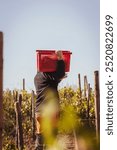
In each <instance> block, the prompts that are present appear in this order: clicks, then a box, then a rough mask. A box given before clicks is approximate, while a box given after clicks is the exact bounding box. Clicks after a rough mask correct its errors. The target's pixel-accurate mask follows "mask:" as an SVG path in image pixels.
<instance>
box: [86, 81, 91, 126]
mask: <svg viewBox="0 0 117 150" xmlns="http://www.w3.org/2000/svg"><path fill="white" fill-rule="evenodd" d="M89 102H90V84H88V97H87V119H88V125H89V110H90V108H89Z"/></svg>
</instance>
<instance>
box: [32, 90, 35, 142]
mask: <svg viewBox="0 0 117 150" xmlns="http://www.w3.org/2000/svg"><path fill="white" fill-rule="evenodd" d="M31 103H32V138H33V140H35V102H34V91H33V90H32V98H31Z"/></svg>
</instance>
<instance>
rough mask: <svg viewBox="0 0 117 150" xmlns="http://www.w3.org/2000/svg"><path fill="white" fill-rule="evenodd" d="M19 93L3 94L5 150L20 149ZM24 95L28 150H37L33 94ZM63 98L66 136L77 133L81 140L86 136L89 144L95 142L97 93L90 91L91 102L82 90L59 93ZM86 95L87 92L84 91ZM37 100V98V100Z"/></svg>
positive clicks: (67, 89) (62, 128) (62, 130)
mask: <svg viewBox="0 0 117 150" xmlns="http://www.w3.org/2000/svg"><path fill="white" fill-rule="evenodd" d="M16 92H17V91H16V90H14V91H10V90H9V89H7V90H5V91H4V93H3V111H4V130H3V150H17V148H16V139H17V138H16V113H15V93H16ZM18 92H19V93H20V94H21V95H22V102H21V103H22V104H21V113H22V127H23V140H24V141H23V142H24V150H30V149H32V150H33V147H34V140H33V138H32V137H33V133H32V117H31V116H32V111H31V107H32V106H31V98H32V92H27V91H26V90H21V91H18ZM59 95H60V127H59V132H60V133H62V134H66V133H68V134H70V133H72V129H73V128H74V129H75V132H76V135H77V136H84V137H86V138H87V139H88V140H89V139H90V138H91V137H93V138H92V139H94V138H95V109H94V91H93V90H91V91H90V101H89V102H88V101H87V97H85V96H82V97H81V96H80V90H79V89H77V90H74V89H73V88H72V87H64V88H62V89H60V90H59ZM82 95H83V91H82ZM35 99H36V96H34V100H35Z"/></svg>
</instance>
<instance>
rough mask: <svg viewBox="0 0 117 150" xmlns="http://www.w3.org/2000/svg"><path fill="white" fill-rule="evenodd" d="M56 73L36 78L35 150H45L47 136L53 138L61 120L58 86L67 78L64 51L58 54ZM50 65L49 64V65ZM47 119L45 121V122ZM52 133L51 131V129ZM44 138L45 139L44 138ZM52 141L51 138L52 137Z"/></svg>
mask: <svg viewBox="0 0 117 150" xmlns="http://www.w3.org/2000/svg"><path fill="white" fill-rule="evenodd" d="M56 56H57V64H56V71H55V72H37V74H36V76H35V78H34V84H35V88H36V95H37V96H36V108H35V116H36V142H35V150H43V149H44V148H43V147H44V146H43V144H44V142H45V141H44V139H46V138H45V137H46V134H48V135H49V136H53V135H54V134H55V130H56V127H57V121H58V119H59V94H58V89H57V88H58V84H59V83H60V81H61V80H62V79H63V78H64V77H65V62H64V60H63V54H62V51H57V52H56ZM48 65H49V64H48ZM44 118H45V120H44ZM49 127H50V128H51V131H50V128H49ZM43 137H44V138H43ZM50 139H51V137H50Z"/></svg>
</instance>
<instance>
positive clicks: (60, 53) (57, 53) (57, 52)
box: [56, 50, 63, 60]
mask: <svg viewBox="0 0 117 150" xmlns="http://www.w3.org/2000/svg"><path fill="white" fill-rule="evenodd" d="M56 55H57V58H58V60H62V59H63V53H62V51H60V50H59V51H56Z"/></svg>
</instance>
